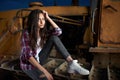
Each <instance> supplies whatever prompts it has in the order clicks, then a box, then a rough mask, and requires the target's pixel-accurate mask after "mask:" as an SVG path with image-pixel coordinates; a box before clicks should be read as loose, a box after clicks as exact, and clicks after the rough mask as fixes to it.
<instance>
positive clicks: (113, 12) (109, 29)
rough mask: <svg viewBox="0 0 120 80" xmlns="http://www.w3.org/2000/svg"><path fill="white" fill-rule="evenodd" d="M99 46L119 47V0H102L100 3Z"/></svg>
mask: <svg viewBox="0 0 120 80" xmlns="http://www.w3.org/2000/svg"><path fill="white" fill-rule="evenodd" d="M100 16H101V24H100V32H99V41H98V46H99V47H108V46H109V47H120V20H119V19H120V0H103V1H102V4H101V15H100Z"/></svg>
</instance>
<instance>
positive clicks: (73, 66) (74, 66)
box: [40, 36, 89, 75]
mask: <svg viewBox="0 0 120 80" xmlns="http://www.w3.org/2000/svg"><path fill="white" fill-rule="evenodd" d="M53 44H54V45H55V47H56V49H57V51H58V52H59V53H60V54H62V55H63V57H64V58H65V59H66V60H67V61H68V63H69V66H68V68H69V70H68V71H69V72H70V73H73V72H78V73H79V74H82V75H88V74H89V71H88V70H87V69H85V68H83V67H81V66H80V65H79V64H78V63H77V60H73V59H72V57H71V56H70V54H69V53H68V51H67V49H66V48H65V47H64V45H63V44H62V42H61V40H60V39H59V38H58V37H57V36H51V37H50V38H49V39H48V41H47V42H46V44H45V46H44V47H43V49H42V51H41V52H40V63H41V62H42V61H44V60H46V57H48V55H49V53H50V51H51V49H52V47H53Z"/></svg>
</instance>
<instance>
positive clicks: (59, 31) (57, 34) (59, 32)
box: [52, 28, 62, 36]
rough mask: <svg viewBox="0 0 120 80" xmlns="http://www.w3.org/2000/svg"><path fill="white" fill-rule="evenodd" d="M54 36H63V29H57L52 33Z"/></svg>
mask: <svg viewBox="0 0 120 80" xmlns="http://www.w3.org/2000/svg"><path fill="white" fill-rule="evenodd" d="M52 34H53V35H56V36H59V35H61V34H62V29H61V28H55V29H54V30H53V32H52Z"/></svg>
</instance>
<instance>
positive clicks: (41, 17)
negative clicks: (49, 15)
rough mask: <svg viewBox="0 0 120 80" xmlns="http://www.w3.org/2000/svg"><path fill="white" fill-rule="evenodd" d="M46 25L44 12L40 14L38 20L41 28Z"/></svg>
mask: <svg viewBox="0 0 120 80" xmlns="http://www.w3.org/2000/svg"><path fill="white" fill-rule="evenodd" d="M44 26H45V17H44V14H43V13H40V14H39V20H38V27H39V28H44Z"/></svg>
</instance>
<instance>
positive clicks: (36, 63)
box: [29, 57, 53, 80]
mask: <svg viewBox="0 0 120 80" xmlns="http://www.w3.org/2000/svg"><path fill="white" fill-rule="evenodd" d="M29 62H30V63H31V64H32V65H34V66H35V67H36V68H38V69H39V70H40V71H42V72H43V73H44V74H45V76H46V77H47V79H48V80H53V77H52V75H51V74H50V73H49V72H48V71H47V70H46V69H45V68H44V67H43V66H42V65H40V64H39V63H38V62H37V61H36V60H35V58H34V57H30V58H29Z"/></svg>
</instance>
